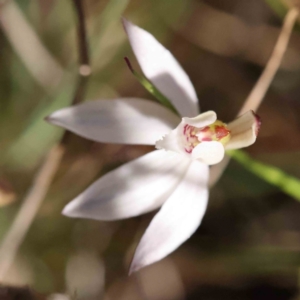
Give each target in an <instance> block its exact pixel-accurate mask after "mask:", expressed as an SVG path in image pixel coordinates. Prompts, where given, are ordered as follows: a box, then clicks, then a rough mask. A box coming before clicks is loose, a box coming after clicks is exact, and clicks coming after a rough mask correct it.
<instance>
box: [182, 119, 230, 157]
mask: <svg viewBox="0 0 300 300" xmlns="http://www.w3.org/2000/svg"><path fill="white" fill-rule="evenodd" d="M183 135H184V146H185V148H184V149H185V151H186V152H187V153H191V152H192V151H193V149H194V148H195V147H196V146H197V145H198V144H200V143H201V142H211V141H217V142H220V143H222V144H223V146H225V145H226V144H227V143H228V142H229V140H230V130H229V129H228V128H227V125H226V124H225V123H223V122H222V121H219V120H217V121H216V122H214V123H213V124H211V125H209V126H205V127H203V128H197V127H194V126H191V125H188V124H186V125H185V126H184V127H183Z"/></svg>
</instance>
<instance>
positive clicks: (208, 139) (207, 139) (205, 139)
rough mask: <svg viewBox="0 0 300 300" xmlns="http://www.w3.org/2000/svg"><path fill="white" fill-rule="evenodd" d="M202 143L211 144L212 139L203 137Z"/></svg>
mask: <svg viewBox="0 0 300 300" xmlns="http://www.w3.org/2000/svg"><path fill="white" fill-rule="evenodd" d="M201 141H202V142H211V141H212V138H210V137H204V138H202V139H201Z"/></svg>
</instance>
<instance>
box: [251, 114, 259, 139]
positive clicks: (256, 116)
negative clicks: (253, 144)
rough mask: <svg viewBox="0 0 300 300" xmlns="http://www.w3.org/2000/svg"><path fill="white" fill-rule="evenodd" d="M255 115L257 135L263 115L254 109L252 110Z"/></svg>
mask: <svg viewBox="0 0 300 300" xmlns="http://www.w3.org/2000/svg"><path fill="white" fill-rule="evenodd" d="M252 113H253V115H254V117H255V121H256V122H255V135H256V136H257V135H258V133H259V130H260V126H261V117H260V116H259V115H257V114H256V113H255V112H254V111H252Z"/></svg>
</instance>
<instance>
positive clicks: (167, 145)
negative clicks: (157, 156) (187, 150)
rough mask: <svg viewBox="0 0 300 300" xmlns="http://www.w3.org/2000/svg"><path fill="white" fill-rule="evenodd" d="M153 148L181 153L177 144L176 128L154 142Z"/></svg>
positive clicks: (181, 150) (180, 148)
mask: <svg viewBox="0 0 300 300" xmlns="http://www.w3.org/2000/svg"><path fill="white" fill-rule="evenodd" d="M155 147H156V149H164V150H166V151H174V152H177V153H182V152H183V149H182V147H181V145H180V144H179V142H178V127H177V128H175V129H173V130H172V131H170V132H169V133H167V134H166V135H165V136H163V137H162V138H161V139H160V140H158V141H156V143H155Z"/></svg>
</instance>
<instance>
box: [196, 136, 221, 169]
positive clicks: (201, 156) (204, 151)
mask: <svg viewBox="0 0 300 300" xmlns="http://www.w3.org/2000/svg"><path fill="white" fill-rule="evenodd" d="M224 154H225V150H224V146H223V145H222V144H221V143H220V142H216V141H212V142H201V143H200V144H198V145H197V146H196V147H195V148H194V149H193V152H192V157H193V158H194V159H198V160H200V161H201V162H203V163H205V164H208V165H214V164H217V163H219V162H220V161H221V160H222V159H223V157H224Z"/></svg>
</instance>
